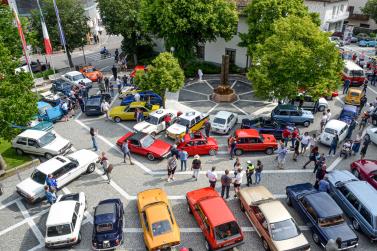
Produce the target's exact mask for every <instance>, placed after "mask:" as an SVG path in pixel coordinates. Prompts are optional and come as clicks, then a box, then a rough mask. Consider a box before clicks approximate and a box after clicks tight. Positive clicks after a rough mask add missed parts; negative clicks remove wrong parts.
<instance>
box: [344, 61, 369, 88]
mask: <svg viewBox="0 0 377 251" xmlns="http://www.w3.org/2000/svg"><path fill="white" fill-rule="evenodd" d="M346 79H348V80H350V81H351V85H353V86H361V85H363V84H364V82H365V80H366V76H365V73H364V70H363V69H362V68H361V67H360V66H358V65H357V64H355V63H354V62H352V61H350V60H345V62H344V68H343V72H342V80H343V81H345V80H346Z"/></svg>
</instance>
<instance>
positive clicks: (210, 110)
mask: <svg viewBox="0 0 377 251" xmlns="http://www.w3.org/2000/svg"><path fill="white" fill-rule="evenodd" d="M218 106H219V104H216V105H215V106H213V107H212V108H211V109H209V111H208V112H207V114H210V113H211V112H212V111H213V110H214V109H215V108H216V107H218Z"/></svg>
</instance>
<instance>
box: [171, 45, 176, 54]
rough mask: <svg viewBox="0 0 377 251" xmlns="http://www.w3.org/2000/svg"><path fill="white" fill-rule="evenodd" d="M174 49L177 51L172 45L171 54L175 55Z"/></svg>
mask: <svg viewBox="0 0 377 251" xmlns="http://www.w3.org/2000/svg"><path fill="white" fill-rule="evenodd" d="M174 51H175V48H174V47H173V46H172V47H170V52H171V54H173V55H174Z"/></svg>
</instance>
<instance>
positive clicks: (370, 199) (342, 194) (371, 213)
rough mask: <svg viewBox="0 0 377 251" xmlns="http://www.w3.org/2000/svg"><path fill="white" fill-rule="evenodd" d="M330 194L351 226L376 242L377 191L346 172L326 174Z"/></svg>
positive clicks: (338, 171) (337, 171)
mask: <svg viewBox="0 0 377 251" xmlns="http://www.w3.org/2000/svg"><path fill="white" fill-rule="evenodd" d="M328 181H329V183H330V194H331V196H332V197H333V198H334V199H335V200H336V202H337V203H338V205H339V206H340V207H341V208H342V209H343V210H344V212H345V213H346V214H347V215H348V217H349V218H350V219H351V222H352V226H353V228H354V229H355V230H357V231H362V232H363V233H364V234H365V235H366V236H368V238H370V239H371V240H377V203H376V201H377V191H376V189H374V188H373V187H372V186H371V185H370V184H368V182H366V181H360V180H359V179H357V178H356V177H355V176H354V175H353V174H352V173H350V172H349V171H347V170H334V171H332V172H331V173H329V174H328Z"/></svg>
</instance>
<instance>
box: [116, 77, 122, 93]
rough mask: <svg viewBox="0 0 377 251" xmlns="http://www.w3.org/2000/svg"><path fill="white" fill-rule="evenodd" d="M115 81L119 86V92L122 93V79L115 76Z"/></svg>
mask: <svg viewBox="0 0 377 251" xmlns="http://www.w3.org/2000/svg"><path fill="white" fill-rule="evenodd" d="M115 83H116V85H117V88H118V94H121V93H122V83H121V81H120V79H119V78H115Z"/></svg>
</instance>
